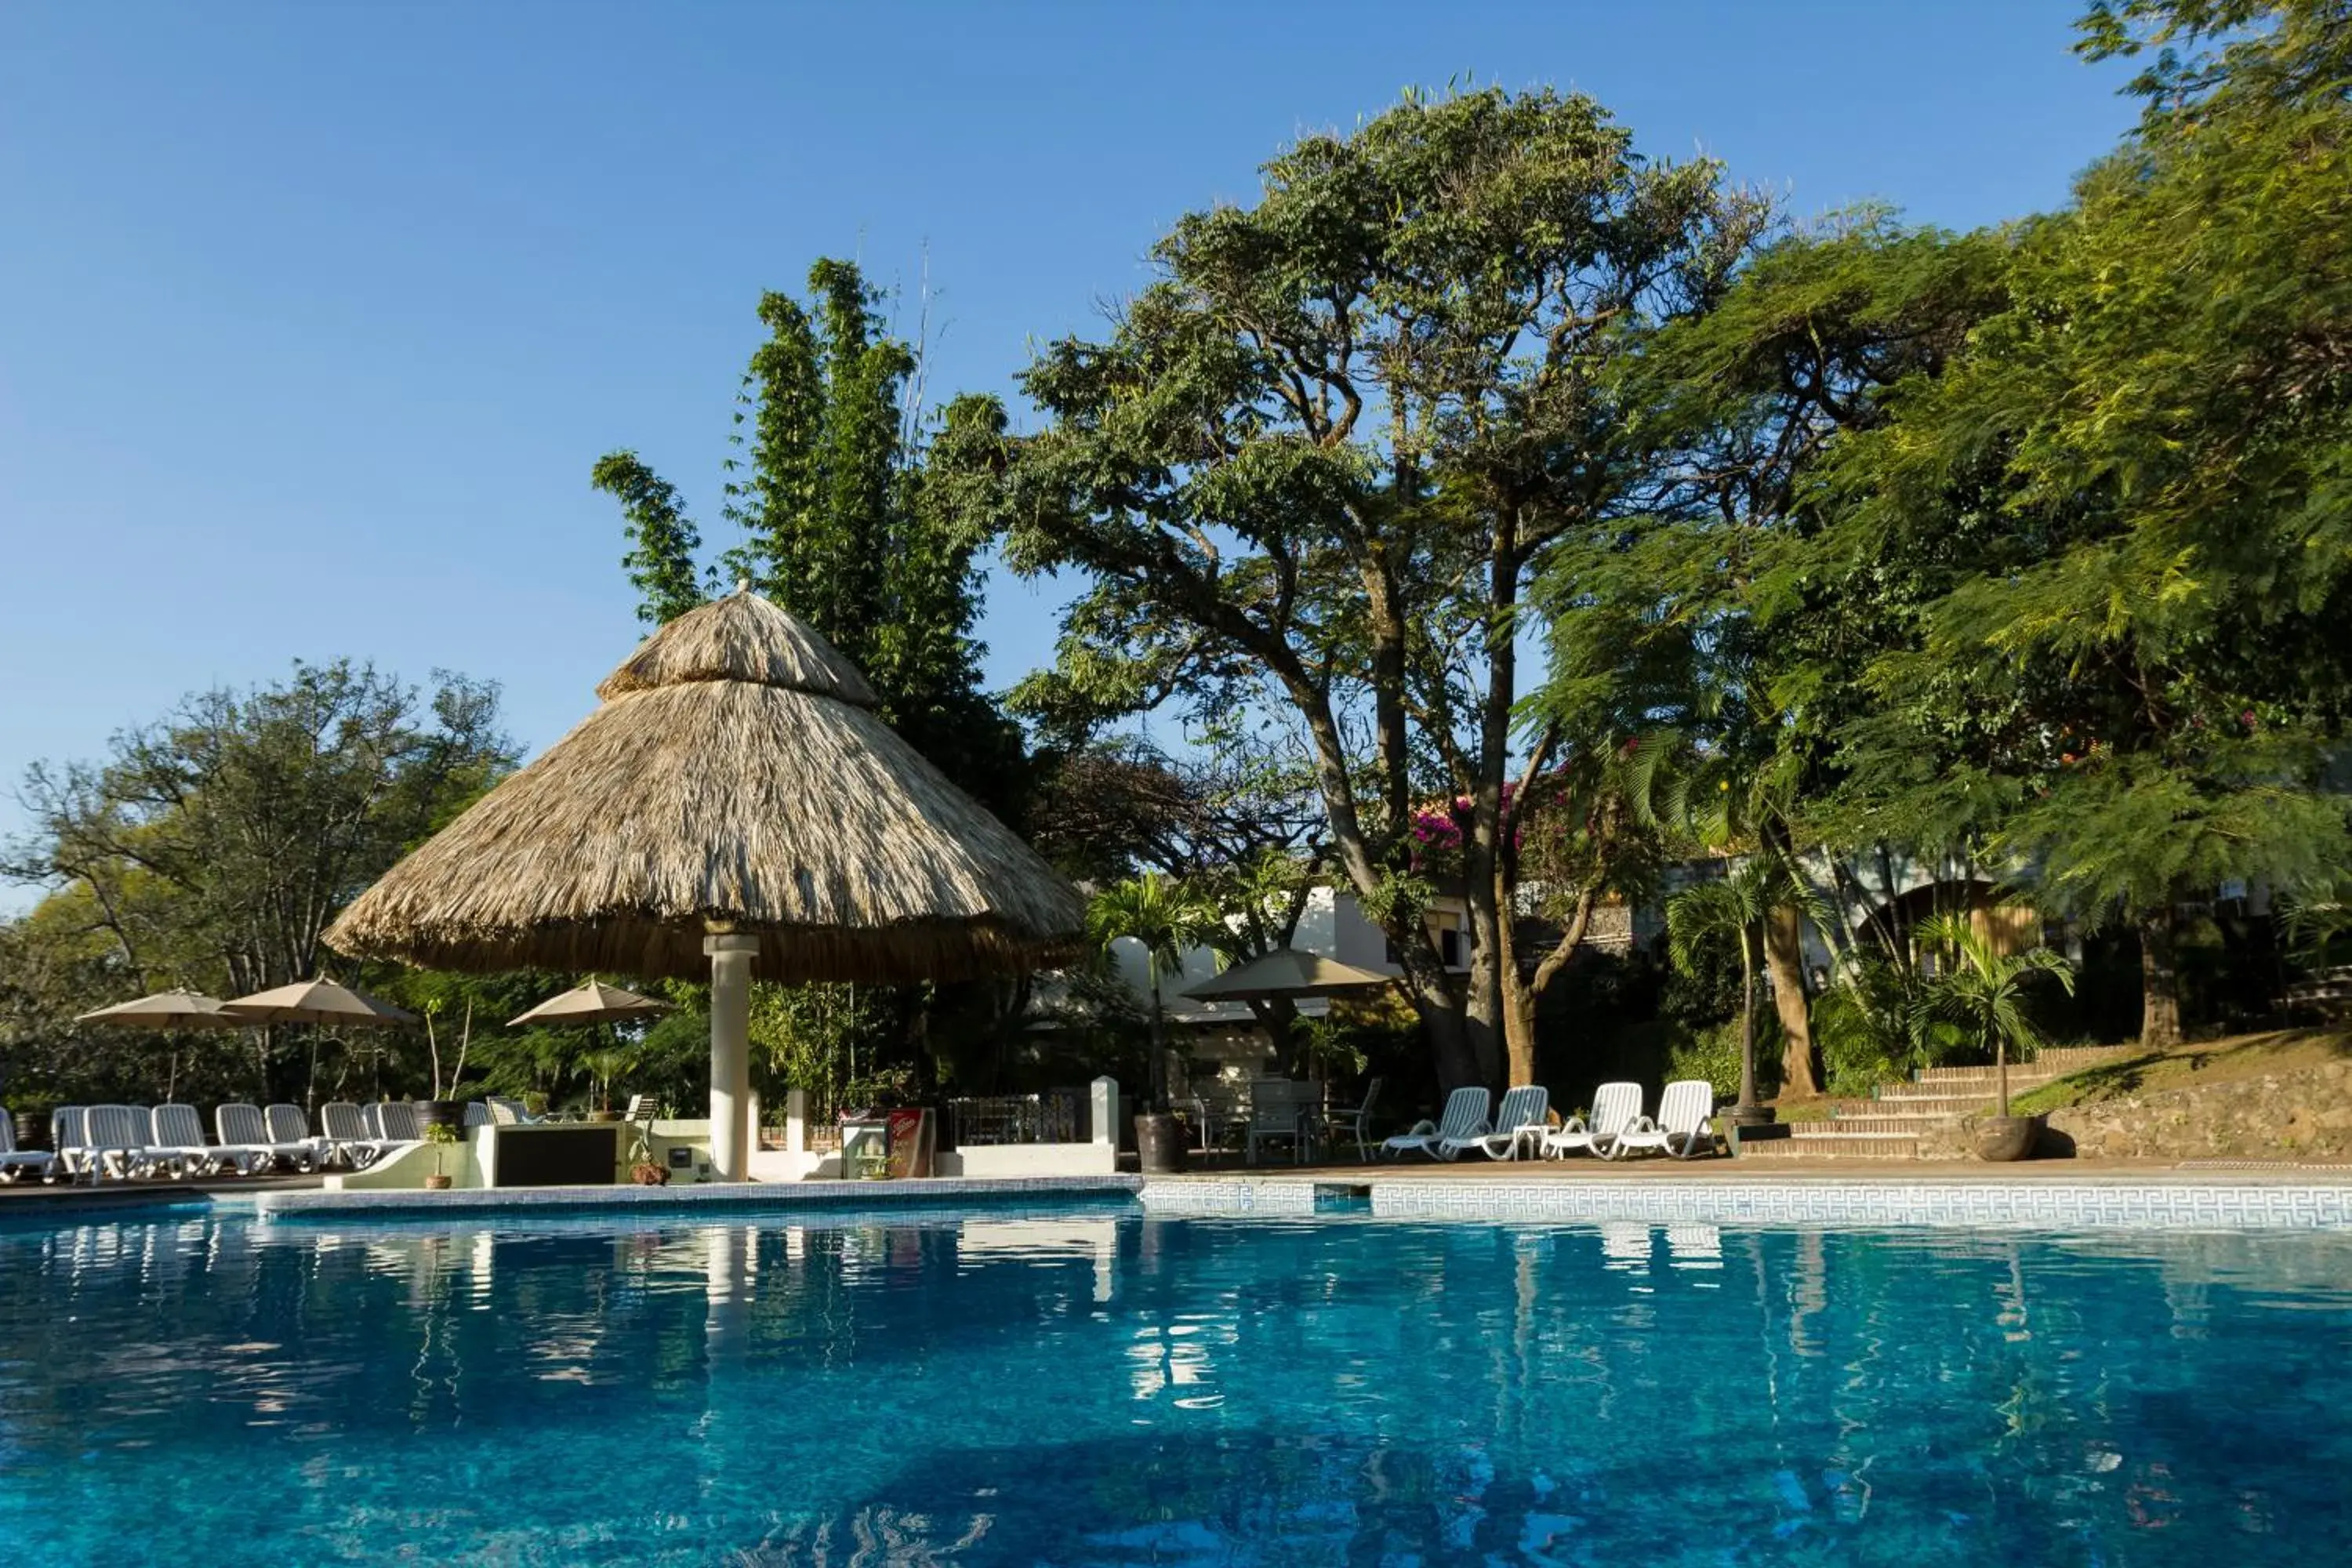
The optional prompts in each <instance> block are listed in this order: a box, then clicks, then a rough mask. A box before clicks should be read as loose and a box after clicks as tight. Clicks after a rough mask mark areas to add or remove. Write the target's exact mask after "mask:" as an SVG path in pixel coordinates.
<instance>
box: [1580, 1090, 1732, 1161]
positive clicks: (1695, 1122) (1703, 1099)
mask: <svg viewBox="0 0 2352 1568" xmlns="http://www.w3.org/2000/svg"><path fill="white" fill-rule="evenodd" d="M1714 1115H1715V1085H1713V1084H1711V1083H1709V1082H1707V1081H1706V1079H1698V1078H1686V1079H1680V1080H1678V1081H1676V1082H1674V1083H1670V1084H1668V1085H1666V1091H1665V1093H1664V1094H1662V1095H1660V1096H1659V1097H1658V1119H1657V1120H1656V1121H1651V1120H1650V1119H1649V1118H1648V1117H1646V1116H1644V1117H1643V1118H1642V1119H1641V1120H1639V1121H1635V1122H1634V1123H1633V1125H1632V1126H1631V1127H1628V1128H1626V1129H1625V1131H1622V1132H1620V1133H1619V1134H1618V1135H1617V1136H1616V1137H1614V1138H1612V1139H1611V1140H1610V1141H1609V1147H1608V1148H1606V1149H1604V1150H1602V1151H1601V1154H1602V1155H1603V1157H1605V1158H1607V1159H1611V1160H1614V1159H1615V1158H1617V1157H1618V1156H1619V1155H1620V1154H1622V1153H1625V1152H1627V1151H1629V1150H1633V1149H1660V1150H1664V1152H1666V1153H1668V1154H1671V1155H1673V1156H1674V1157H1675V1159H1678V1160H1688V1159H1692V1158H1694V1157H1696V1155H1698V1154H1699V1153H1700V1152H1706V1153H1709V1154H1712V1153H1713V1152H1715V1122H1714V1121H1713V1120H1712V1118H1713V1117H1714Z"/></svg>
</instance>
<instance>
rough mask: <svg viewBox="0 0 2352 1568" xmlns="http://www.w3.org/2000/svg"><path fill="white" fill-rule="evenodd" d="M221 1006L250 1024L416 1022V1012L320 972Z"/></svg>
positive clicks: (379, 1024) (388, 1024) (376, 1024)
mask: <svg viewBox="0 0 2352 1568" xmlns="http://www.w3.org/2000/svg"><path fill="white" fill-rule="evenodd" d="M221 1006H222V1008H223V1009H224V1010H225V1011H226V1012H229V1013H233V1014H235V1015H236V1020H237V1021H238V1022H239V1023H250V1024H329V1025H335V1024H340V1025H343V1026H357V1027H361V1028H369V1027H389V1026H392V1025H394V1024H414V1023H416V1022H418V1019H417V1016H416V1015H415V1014H414V1013H411V1012H407V1011H405V1010H404V1009H402V1008H399V1007H395V1006H394V1005H392V1004H391V1003H389V1002H379V1001H377V1000H376V999H375V998H374V997H373V996H367V995H362V994H360V993H359V992H357V991H354V990H352V988H351V987H350V986H348V985H338V984H335V983H334V982H333V981H331V980H329V979H327V978H326V977H324V976H323V975H322V976H320V977H319V978H317V979H315V980H298V981H296V982H295V983H294V984H291V985H280V986H278V987H277V988H276V989H275V990H271V991H257V992H255V993H254V994H252V995H250V996H239V997H238V998H236V1000H235V1001H233V1002H224V1003H222V1004H221Z"/></svg>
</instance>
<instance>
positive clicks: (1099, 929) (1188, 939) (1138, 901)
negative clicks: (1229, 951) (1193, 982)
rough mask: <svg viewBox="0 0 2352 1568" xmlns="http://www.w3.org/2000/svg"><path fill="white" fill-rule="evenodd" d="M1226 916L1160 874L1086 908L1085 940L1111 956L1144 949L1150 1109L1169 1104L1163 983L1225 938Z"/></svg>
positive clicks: (1123, 885) (1133, 881)
mask: <svg viewBox="0 0 2352 1568" xmlns="http://www.w3.org/2000/svg"><path fill="white" fill-rule="evenodd" d="M1224 923H1225V922H1224V914H1223V910H1220V909H1218V907H1217V905H1216V903H1215V902H1214V901H1213V900H1211V899H1208V898H1206V897H1203V896H1202V894H1201V893H1200V892H1199V891H1198V890H1197V889H1193V888H1191V887H1188V886H1187V885H1186V884H1184V883H1182V882H1179V881H1177V880H1175V879H1172V878H1168V877H1163V876H1161V875H1160V873H1158V872H1157V871H1146V872H1145V873H1144V874H1143V875H1142V876H1140V877H1134V878H1130V879H1128V880H1127V881H1124V882H1119V883H1117V884H1115V885H1113V886H1111V887H1108V888H1106V889H1103V890H1102V891H1101V892H1099V893H1097V894H1096V895H1095V896H1094V900H1093V901H1092V902H1091V903H1089V904H1088V905H1087V938H1088V940H1089V941H1091V942H1093V943H1094V945H1095V947H1096V948H1097V950H1098V951H1100V952H1102V953H1104V954H1105V955H1106V956H1108V954H1109V953H1110V952H1112V950H1113V949H1114V947H1115V946H1116V945H1117V944H1118V943H1119V942H1135V943H1137V944H1138V945H1139V946H1140V947H1141V948H1142V949H1143V963H1144V973H1145V976H1146V978H1147V980H1148V982H1149V984H1150V990H1151V1083H1150V1094H1151V1105H1152V1108H1153V1109H1154V1110H1165V1109H1167V1106H1168V1018H1167V1013H1166V1010H1165V1008H1164V1007H1163V1005H1162V1004H1161V998H1160V982H1161V981H1162V980H1163V979H1164V978H1165V977H1167V976H1168V975H1171V974H1181V973H1182V972H1183V968H1184V955H1185V954H1186V953H1187V952H1191V951H1192V950H1193V949H1194V948H1198V947H1209V946H1213V945H1214V944H1215V942H1217V941H1218V939H1219V938H1221V937H1222V936H1223V934H1224Z"/></svg>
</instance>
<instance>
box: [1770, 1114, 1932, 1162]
mask: <svg viewBox="0 0 2352 1568" xmlns="http://www.w3.org/2000/svg"><path fill="white" fill-rule="evenodd" d="M1826 1126H1827V1124H1826V1123H1823V1122H1804V1121H1800V1122H1794V1123H1791V1124H1790V1132H1789V1136H1788V1137H1786V1138H1767V1139H1760V1140H1757V1141H1755V1142H1743V1143H1741V1144H1740V1145H1739V1157H1740V1158H1741V1159H1743V1160H1916V1159H1917V1158H1918V1157H1919V1140H1918V1139H1916V1138H1912V1137H1906V1136H1904V1135H1902V1134H1900V1133H1895V1132H1832V1131H1813V1129H1814V1128H1816V1127H1822V1128H1825V1127H1826Z"/></svg>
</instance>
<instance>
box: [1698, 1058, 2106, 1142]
mask: <svg viewBox="0 0 2352 1568" xmlns="http://www.w3.org/2000/svg"><path fill="white" fill-rule="evenodd" d="M2131 1049H2132V1047H2127V1046H2125V1047H2117V1046H2070V1047H2063V1048H2061V1049H2057V1050H2047V1051H2043V1052H2042V1053H2040V1054H2039V1055H2038V1056H2036V1057H2035V1058H2034V1059H2033V1060H2032V1062H2031V1063H2030V1064H2027V1065H2024V1066H2020V1067H2011V1068H2010V1069H2009V1092H2010V1094H2011V1096H2012V1097H2014V1096H2017V1095H2021V1094H2023V1093H2024V1092H2025V1091H2026V1090H2028V1089H2036V1088H2039V1087H2040V1086H2042V1084H2045V1083H2049V1082H2052V1081H2053V1080H2054V1079H2061V1078H2064V1077H2065V1076H2067V1075H2068V1074H2069V1073H2075V1072H2080V1071H2082V1070H2083V1069H2084V1068H2087V1067H2093V1066H2095V1065H2097V1064H2098V1063H2100V1062H2103V1061H2107V1060H2111V1059H2113V1058H2116V1057H2119V1056H2123V1055H2126V1054H2128V1053H2129V1052H2130V1050H2131ZM1999 1103H2000V1072H1999V1070H1998V1069H1997V1068H1989V1067H1966V1068H1926V1069H1924V1070H1923V1071H1921V1072H1920V1073H1919V1074H1918V1075H1917V1076H1916V1078H1911V1079H1904V1080H1902V1081H1901V1082H1898V1083H1889V1084H1882V1085H1880V1086H1879V1089H1878V1091H1877V1093H1876V1094H1875V1095H1874V1097H1873V1098H1871V1099H1869V1100H1838V1101H1835V1102H1834V1103H1833V1104H1832V1106H1831V1107H1830V1119H1829V1120H1828V1121H1792V1122H1789V1123H1787V1124H1785V1127H1783V1128H1777V1129H1773V1130H1769V1131H1766V1132H1764V1133H1763V1134H1762V1135H1761V1136H1755V1137H1751V1138H1750V1140H1749V1141H1748V1142H1746V1143H1744V1144H1742V1145H1741V1147H1740V1150H1739V1154H1740V1157H1741V1158H1742V1159H1766V1160H1817V1159H1832V1160H1834V1159H1850V1160H1916V1159H1917V1158H1918V1157H1919V1148H1920V1144H1921V1142H1922V1141H1923V1140H1927V1139H1931V1138H1935V1137H1937V1135H1938V1134H1942V1133H1945V1132H1948V1131H1951V1130H1953V1129H1954V1128H1955V1127H1956V1126H1957V1124H1958V1122H1959V1121H1960V1119H1961V1118H1963V1117H1966V1116H1975V1115H1984V1114H1990V1112H1991V1111H1992V1110H1993V1109H1994V1108H1995V1107H1996V1106H1997V1105H1998V1104H1999ZM1943 1146H1944V1147H1948V1146H1949V1145H1948V1143H1945V1144H1944V1145H1943Z"/></svg>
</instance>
